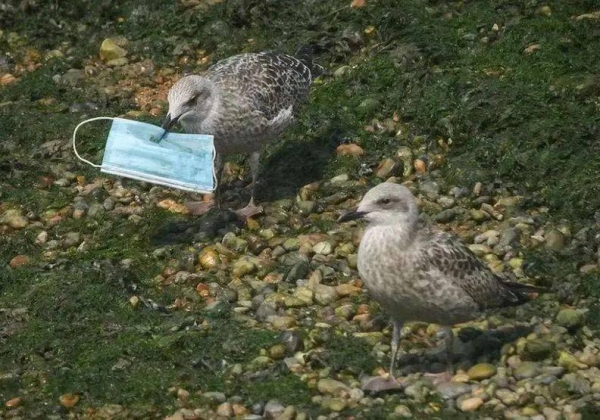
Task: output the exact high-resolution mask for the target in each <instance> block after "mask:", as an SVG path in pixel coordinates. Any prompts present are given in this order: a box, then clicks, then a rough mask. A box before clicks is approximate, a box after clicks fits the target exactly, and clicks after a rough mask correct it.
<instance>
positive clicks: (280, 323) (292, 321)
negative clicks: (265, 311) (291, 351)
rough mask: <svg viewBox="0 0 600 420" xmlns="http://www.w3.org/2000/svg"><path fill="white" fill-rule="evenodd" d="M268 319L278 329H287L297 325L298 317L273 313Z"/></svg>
mask: <svg viewBox="0 0 600 420" xmlns="http://www.w3.org/2000/svg"><path fill="white" fill-rule="evenodd" d="M268 321H269V322H270V323H271V325H273V328H275V329H278V330H287V329H290V328H291V327H293V326H294V325H296V318H294V317H293V316H287V315H272V316H270V317H268Z"/></svg>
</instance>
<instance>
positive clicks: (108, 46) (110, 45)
mask: <svg viewBox="0 0 600 420" xmlns="http://www.w3.org/2000/svg"><path fill="white" fill-rule="evenodd" d="M126 55H127V50H125V49H124V48H121V47H120V46H119V45H117V43H116V42H115V40H114V39H112V38H106V39H105V40H104V41H102V45H100V58H101V59H102V60H103V61H105V62H106V61H111V60H116V59H119V58H123V57H125V56H126Z"/></svg>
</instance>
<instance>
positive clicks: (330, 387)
mask: <svg viewBox="0 0 600 420" xmlns="http://www.w3.org/2000/svg"><path fill="white" fill-rule="evenodd" d="M317 389H318V390H319V392H320V393H321V394H331V395H338V396H339V395H340V394H342V393H348V392H350V388H349V387H348V386H347V385H346V384H344V383H343V382H340V381H336V380H335V379H331V378H323V379H320V380H319V382H318V383H317Z"/></svg>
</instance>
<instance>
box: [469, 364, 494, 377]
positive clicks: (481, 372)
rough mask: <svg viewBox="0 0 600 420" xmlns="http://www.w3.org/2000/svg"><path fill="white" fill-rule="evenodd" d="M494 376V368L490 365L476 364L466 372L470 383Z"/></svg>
mask: <svg viewBox="0 0 600 420" xmlns="http://www.w3.org/2000/svg"><path fill="white" fill-rule="evenodd" d="M495 374H496V366H494V365H492V364H490V363H478V364H476V365H475V366H473V367H472V368H471V369H469V371H468V372H467V375H468V376H469V379H471V380H472V381H481V380H483V379H488V378H491V377H492V376H494V375H495Z"/></svg>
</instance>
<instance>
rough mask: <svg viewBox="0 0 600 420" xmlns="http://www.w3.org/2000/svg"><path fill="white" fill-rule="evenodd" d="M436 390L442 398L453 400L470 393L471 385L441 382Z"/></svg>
mask: <svg viewBox="0 0 600 420" xmlns="http://www.w3.org/2000/svg"><path fill="white" fill-rule="evenodd" d="M436 390H437V392H439V393H440V394H441V395H442V396H443V397H444V398H452V399H454V398H456V397H460V396H461V395H464V394H467V393H469V392H471V385H468V384H465V383H460V382H441V383H440V384H439V385H438V386H437V387H436Z"/></svg>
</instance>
